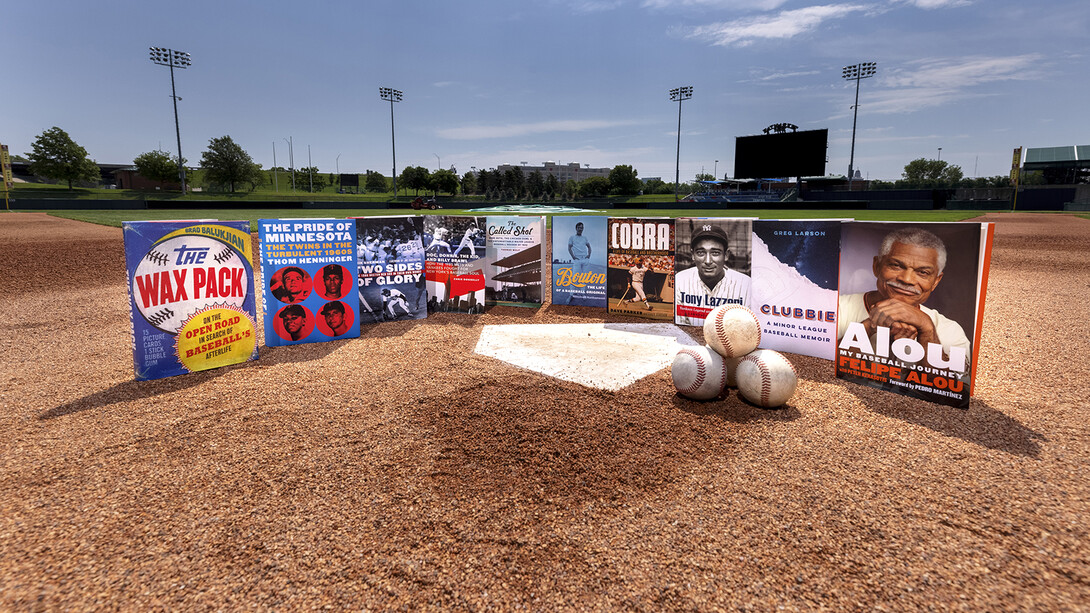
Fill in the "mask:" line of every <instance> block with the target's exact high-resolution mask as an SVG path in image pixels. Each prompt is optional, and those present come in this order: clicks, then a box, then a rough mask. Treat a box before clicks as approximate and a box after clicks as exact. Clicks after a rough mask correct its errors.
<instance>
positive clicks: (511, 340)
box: [475, 323, 698, 391]
mask: <svg viewBox="0 0 1090 613" xmlns="http://www.w3.org/2000/svg"><path fill="white" fill-rule="evenodd" d="M697 344H698V343H697V342H696V341H694V340H693V339H692V337H690V336H689V335H688V334H686V333H685V332H684V331H682V330H681V328H678V327H677V326H675V325H674V324H668V323H657V324H620V323H606V324H528V325H511V326H485V327H484V329H483V330H482V331H481V337H480V339H479V340H478V341H477V348H476V349H475V352H476V353H478V354H480V355H486V356H489V357H493V358H496V359H497V360H503V361H504V362H507V363H508V364H513V365H515V366H518V367H520V368H525V369H526V370H532V371H534V372H538V373H541V374H543V375H549V376H550V377H556V378H557V379H562V380H564V381H571V382H573V383H578V384H580V385H585V386H587V387H593V388H597V389H603V390H609V391H616V390H619V389H621V388H623V387H627V386H629V385H631V384H633V383H635V382H636V381H639V380H640V379H642V378H644V377H646V376H647V375H650V374H652V373H656V372H658V371H660V370H662V369H663V368H665V367H667V366H669V365H670V364H671V363H672V362H673V361H674V356H675V355H677V352H678V349H680V348H681V347H682V346H685V345H697Z"/></svg>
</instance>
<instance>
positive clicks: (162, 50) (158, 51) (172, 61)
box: [148, 47, 193, 196]
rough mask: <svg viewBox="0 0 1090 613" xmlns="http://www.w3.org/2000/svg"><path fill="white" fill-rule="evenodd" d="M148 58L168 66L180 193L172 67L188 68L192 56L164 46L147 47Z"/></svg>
mask: <svg viewBox="0 0 1090 613" xmlns="http://www.w3.org/2000/svg"><path fill="white" fill-rule="evenodd" d="M148 51H149V58H150V59H151V61H152V63H155V64H158V65H160V66H167V67H169V68H170V98H171V101H172V102H173V103H174V135H175V136H177V137H178V178H179V180H180V181H181V183H182V195H183V196H184V195H185V193H186V189H185V165H184V164H183V163H182V131H181V128H179V127H178V101H179V100H181V98H180V97H178V92H177V91H176V90H175V89H174V69H175V68H189V66H190V65H191V64H192V63H193V61H192V58H191V57H190V55H189V54H188V53H186V52H185V51H175V50H174V49H167V48H166V47H148Z"/></svg>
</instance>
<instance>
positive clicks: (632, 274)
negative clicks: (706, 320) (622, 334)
mask: <svg viewBox="0 0 1090 613" xmlns="http://www.w3.org/2000/svg"><path fill="white" fill-rule="evenodd" d="M607 231H608V234H607V238H606V240H607V251H608V262H609V270H608V272H607V273H606V282H607V283H608V284H609V287H608V291H607V293H608V295H609V312H610V313H617V314H622V315H633V316H637V317H646V318H648V319H658V320H665V321H673V319H674V220H673V219H666V218H642V219H632V218H614V217H611V218H610V219H609V221H608V222H607Z"/></svg>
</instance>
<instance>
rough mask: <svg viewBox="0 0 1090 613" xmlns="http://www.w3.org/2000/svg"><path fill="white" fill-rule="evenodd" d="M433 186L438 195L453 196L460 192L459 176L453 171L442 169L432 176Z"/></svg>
mask: <svg viewBox="0 0 1090 613" xmlns="http://www.w3.org/2000/svg"><path fill="white" fill-rule="evenodd" d="M431 185H432V189H434V190H435V192H436V193H437V194H438V193H439V192H447V193H449V194H450V195H451V196H453V195H454V194H455V193H457V192H458V175H456V174H454V171H453V170H447V169H445V168H441V169H439V170H436V171H435V172H433V173H432V174H431Z"/></svg>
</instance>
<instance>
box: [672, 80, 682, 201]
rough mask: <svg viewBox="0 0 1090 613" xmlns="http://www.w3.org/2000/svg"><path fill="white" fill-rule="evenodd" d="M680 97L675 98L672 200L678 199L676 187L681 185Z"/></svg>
mask: <svg viewBox="0 0 1090 613" xmlns="http://www.w3.org/2000/svg"><path fill="white" fill-rule="evenodd" d="M680 183H681V97H680V96H679V97H678V99H677V160H676V163H675V165H674V202H677V201H678V189H679V188H680V187H681V186H680V185H679V184H680Z"/></svg>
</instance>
